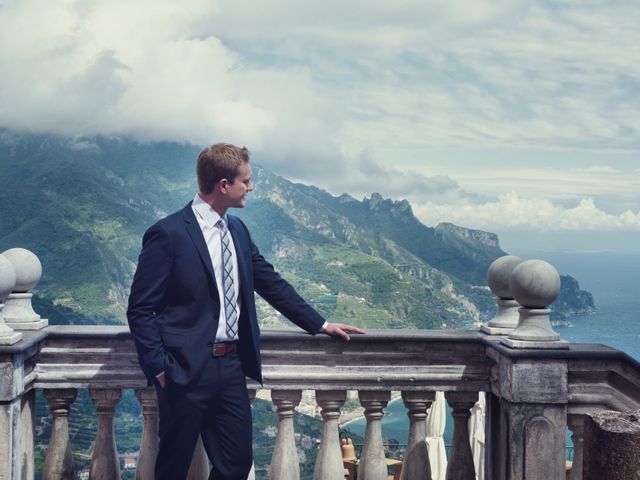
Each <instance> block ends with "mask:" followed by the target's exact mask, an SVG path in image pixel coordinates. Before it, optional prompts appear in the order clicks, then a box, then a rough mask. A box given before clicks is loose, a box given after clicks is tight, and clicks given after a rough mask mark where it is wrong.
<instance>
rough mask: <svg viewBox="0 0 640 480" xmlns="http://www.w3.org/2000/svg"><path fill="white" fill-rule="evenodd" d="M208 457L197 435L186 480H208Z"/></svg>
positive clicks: (200, 438)
mask: <svg viewBox="0 0 640 480" xmlns="http://www.w3.org/2000/svg"><path fill="white" fill-rule="evenodd" d="M209 470H210V469H209V457H207V451H206V450H205V449H204V444H203V443H202V437H201V436H200V435H198V441H197V442H196V446H195V449H194V450H193V458H192V459H191V466H190V467H189V471H188V472H187V480H206V479H207V478H209Z"/></svg>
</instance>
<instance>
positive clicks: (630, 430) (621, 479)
mask: <svg viewBox="0 0 640 480" xmlns="http://www.w3.org/2000/svg"><path fill="white" fill-rule="evenodd" d="M583 448H584V451H583V455H584V456H583V471H582V475H583V476H582V478H583V480H602V479H612V480H613V479H615V480H640V410H637V411H636V412H634V413H620V412H614V411H604V412H599V413H593V414H587V415H585V418H584V446H583Z"/></svg>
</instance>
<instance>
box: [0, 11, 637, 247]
mask: <svg viewBox="0 0 640 480" xmlns="http://www.w3.org/2000/svg"><path fill="white" fill-rule="evenodd" d="M638 25H640V3H639V2H637V1H636V0H627V1H606V0H573V1H572V0H565V1H557V2H555V1H543V2H535V1H520V0H474V1H469V0H446V1H445V0H396V1H389V0H385V1H379V0H366V1H365V0H352V1H350V2H342V1H340V2H338V1H335V0H324V1H322V2H299V1H294V0H263V1H257V0H256V1H242V0H233V1H231V0H221V1H215V0H206V1H200V0H189V1H188V2H177V1H163V0H148V1H147V0H135V1H131V0H104V1H102V0H78V1H74V0H0V127H4V128H10V129H14V130H21V131H25V130H27V131H38V132H42V131H45V132H54V133H59V134H63V135H69V136H72V137H79V136H80V137H82V136H91V135H95V134H106V135H118V136H128V137H133V138H136V139H139V140H144V141H153V140H167V139H168V140H175V141H180V142H189V143H194V144H197V145H206V144H209V143H212V142H214V141H230V142H233V143H238V144H243V145H247V146H248V147H249V148H250V150H251V151H252V154H253V159H254V161H255V162H257V163H260V164H262V165H264V166H266V167H268V168H270V169H272V170H274V171H276V172H277V173H280V174H282V175H284V176H286V177H288V178H291V179H294V180H298V181H302V182H305V183H312V184H315V185H318V186H320V187H323V188H325V189H327V190H329V191H330V192H332V193H334V194H339V193H342V192H348V193H350V194H352V195H354V196H356V197H361V196H364V195H369V194H370V193H371V192H373V191H377V192H380V193H382V194H383V195H385V196H388V197H392V198H396V199H402V198H407V199H408V200H409V201H411V203H412V204H413V206H414V211H415V213H416V215H418V216H419V217H420V218H421V219H422V220H423V221H424V222H425V223H427V224H429V225H435V224H437V223H438V222H440V221H452V222H454V223H458V224H461V225H464V226H468V227H473V228H481V229H485V230H490V231H494V232H497V233H499V234H500V236H501V238H502V244H503V246H504V247H505V248H507V249H509V250H512V251H513V250H516V251H517V250H522V249H529V250H531V249H541V250H545V249H566V250H626V251H635V252H640V155H639V154H640V109H639V108H638V105H639V104H640V29H639V28H638Z"/></svg>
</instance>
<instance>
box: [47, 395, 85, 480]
mask: <svg viewBox="0 0 640 480" xmlns="http://www.w3.org/2000/svg"><path fill="white" fill-rule="evenodd" d="M76 395H77V391H76V390H75V389H51V390H45V391H44V397H45V398H46V399H47V402H48V403H49V410H51V415H52V416H53V427H52V429H51V437H50V438H49V446H48V447H47V456H46V458H45V460H44V465H43V467H42V478H43V480H72V479H73V477H74V468H73V458H72V457H71V443H70V440H69V410H70V408H71V404H72V403H73V401H74V400H75V399H76Z"/></svg>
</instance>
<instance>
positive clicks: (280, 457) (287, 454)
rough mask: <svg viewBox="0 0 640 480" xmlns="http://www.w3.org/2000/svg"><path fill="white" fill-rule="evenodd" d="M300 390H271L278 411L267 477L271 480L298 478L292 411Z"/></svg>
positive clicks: (295, 479)
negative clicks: (276, 428)
mask: <svg viewBox="0 0 640 480" xmlns="http://www.w3.org/2000/svg"><path fill="white" fill-rule="evenodd" d="M301 398H302V392H301V391H300V390H273V391H272V392H271V400H272V401H273V404H274V405H275V406H276V410H277V412H278V417H279V420H280V422H279V424H278V435H277V437H276V444H275V447H274V448H273V457H272V458H271V468H270V469H269V478H271V479H273V480H299V478H300V464H299V460H298V453H297V451H296V444H295V433H294V429H293V412H294V409H295V408H296V407H297V406H298V404H299V403H300V399H301Z"/></svg>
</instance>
